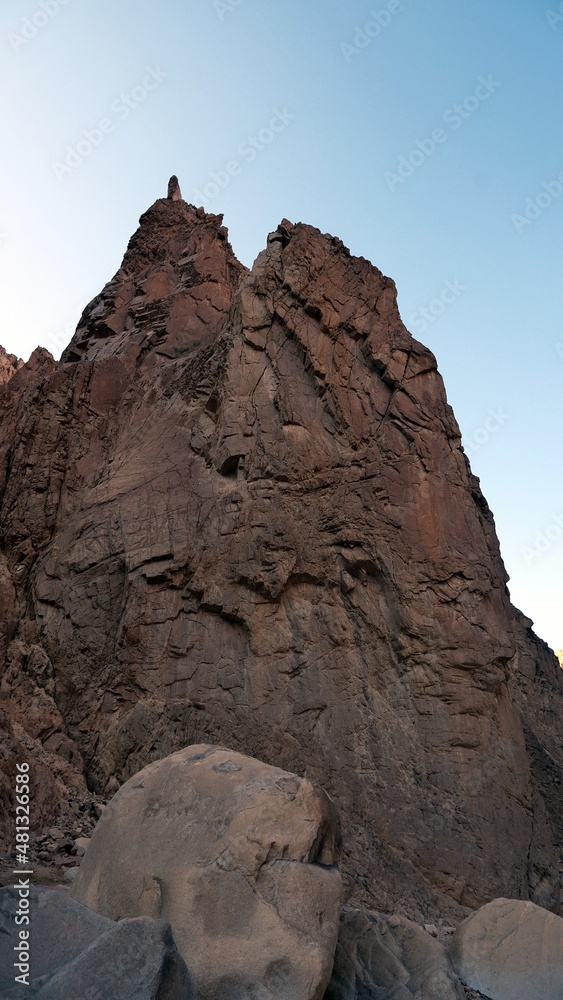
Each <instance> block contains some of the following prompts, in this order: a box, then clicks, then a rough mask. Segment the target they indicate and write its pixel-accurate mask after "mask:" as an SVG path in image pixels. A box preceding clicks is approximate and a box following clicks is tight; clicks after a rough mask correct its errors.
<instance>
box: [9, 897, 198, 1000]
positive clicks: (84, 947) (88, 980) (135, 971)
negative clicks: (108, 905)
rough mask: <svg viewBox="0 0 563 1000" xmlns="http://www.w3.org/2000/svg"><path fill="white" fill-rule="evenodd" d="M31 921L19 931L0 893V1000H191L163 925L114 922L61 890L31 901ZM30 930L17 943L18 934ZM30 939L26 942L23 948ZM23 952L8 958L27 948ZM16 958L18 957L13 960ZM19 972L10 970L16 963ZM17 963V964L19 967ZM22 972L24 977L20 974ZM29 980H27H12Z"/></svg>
mask: <svg viewBox="0 0 563 1000" xmlns="http://www.w3.org/2000/svg"><path fill="white" fill-rule="evenodd" d="M29 903H30V908H29V911H28V912H29V913H30V916H31V922H30V924H29V925H28V926H27V930H26V926H25V925H22V924H21V923H20V926H19V928H18V926H17V925H16V923H15V917H16V914H17V913H18V910H19V908H20V900H19V894H18V893H17V892H16V891H15V890H14V889H2V890H0V991H1V996H2V998H3V1000H24V998H25V997H28V996H33V997H36V998H37V1000H78V998H79V997H86V996H87V997H88V998H89V1000H108V998H109V997H111V998H112V1000H195V994H194V993H193V990H192V984H191V980H190V976H189V973H188V970H187V968H186V965H185V963H184V961H183V959H182V958H181V956H180V954H179V953H178V950H177V948H176V945H175V944H174V941H173V938H172V935H171V932H170V927H169V926H168V925H167V924H166V923H165V922H164V921H155V920H151V919H149V918H147V917H143V918H140V919H137V920H122V921H121V922H120V923H119V924H116V923H114V922H113V921H112V920H107V919H106V918H105V917H102V916H99V915H98V914H97V913H93V912H92V911H91V910H89V909H88V908H87V907H85V906H82V904H81V903H78V902H76V901H75V900H73V899H70V898H69V897H68V896H67V895H66V894H64V893H63V892H61V891H60V890H57V889H54V890H50V891H44V892H38V891H37V890H32V891H31V893H30V896H29ZM22 927H23V930H24V932H25V933H28V935H29V937H28V938H27V939H24V940H23V941H22V940H21V938H20V930H21V929H22ZM28 942H29V943H28ZM26 943H28V952H27V953H26V952H24V951H21V950H20V952H19V953H18V952H15V953H14V948H16V947H20V948H21V947H25V945H26ZM15 956H17V957H15ZM18 960H19V965H20V966H21V968H17V969H15V968H14V961H16V962H18ZM22 963H23V964H22ZM26 967H27V972H26V971H25V969H26ZM18 976H19V977H20V980H21V978H22V976H24V977H25V976H27V979H28V982H27V983H26V982H25V979H24V981H23V982H22V981H20V982H19V983H18V982H17V981H16V977H18Z"/></svg>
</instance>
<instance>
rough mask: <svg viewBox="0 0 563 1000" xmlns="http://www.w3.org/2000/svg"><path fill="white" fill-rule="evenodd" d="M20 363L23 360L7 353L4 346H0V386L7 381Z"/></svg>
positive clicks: (21, 363)
mask: <svg viewBox="0 0 563 1000" xmlns="http://www.w3.org/2000/svg"><path fill="white" fill-rule="evenodd" d="M22 365H23V361H20V360H19V358H16V356H15V354H7V353H6V351H5V350H4V348H3V347H0V386H3V385H4V384H5V383H6V382H9V381H10V379H11V378H12V375H15V374H16V372H17V371H18V369H19V368H21V366H22Z"/></svg>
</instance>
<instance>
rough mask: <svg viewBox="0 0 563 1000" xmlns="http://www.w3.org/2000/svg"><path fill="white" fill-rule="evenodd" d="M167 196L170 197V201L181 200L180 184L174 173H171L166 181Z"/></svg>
mask: <svg viewBox="0 0 563 1000" xmlns="http://www.w3.org/2000/svg"><path fill="white" fill-rule="evenodd" d="M167 197H168V198H170V200H171V201H182V192H181V191H180V185H179V183H178V178H177V177H176V174H172V177H171V178H170V180H169V181H168V195H167Z"/></svg>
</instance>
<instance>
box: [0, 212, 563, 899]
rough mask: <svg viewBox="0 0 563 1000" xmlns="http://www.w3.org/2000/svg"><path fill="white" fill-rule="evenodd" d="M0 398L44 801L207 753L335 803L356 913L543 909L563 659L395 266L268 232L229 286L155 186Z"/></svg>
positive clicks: (33, 735)
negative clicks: (239, 757)
mask: <svg viewBox="0 0 563 1000" xmlns="http://www.w3.org/2000/svg"><path fill="white" fill-rule="evenodd" d="M0 409H1V429H0V497H1V531H2V536H1V548H0V601H1V602H2V608H3V611H4V613H3V615H2V618H3V621H4V626H3V627H4V632H3V634H2V635H0V643H2V644H3V647H2V653H3V655H4V657H5V658H6V663H7V664H8V665H7V667H6V668H5V669H4V673H3V676H2V686H1V688H0V696H1V698H2V701H1V702H0V705H1V706H2V707H3V710H4V719H5V720H6V722H5V724H6V726H8V725H11V726H12V729H13V726H14V725H15V724H17V725H18V726H20V727H21V733H22V734H24V735H25V734H27V736H26V739H28V740H29V741H30V742H29V743H28V744H27V743H25V741H24V745H25V746H29V751H28V752H29V754H30V755H31V756H32V757H33V760H32V761H31V762H32V763H34V761H35V756H38V755H39V754H40V753H49V754H50V755H51V756H50V757H49V759H48V760H47V759H46V760H45V765H44V766H45V769H46V771H45V774H44V775H43V774H42V781H43V787H44V788H51V790H52V789H53V788H54V791H53V790H52V791H51V793H50V794H51V801H52V803H53V808H55V806H54V801H55V800H56V798H57V796H60V787H58V786H56V782H57V781H59V782H60V780H61V775H63V774H64V775H67V778H66V779H65V780H70V779H69V778H68V774H72V775H74V778H73V780H74V782H75V784H79V783H80V781H81V778H80V777H79V771H80V766H81V762H82V761H83V762H84V768H85V774H86V776H87V779H88V781H89V783H90V786H91V787H93V788H94V789H96V790H98V791H99V790H104V791H105V792H107V793H111V792H112V791H114V790H115V789H116V788H117V787H118V785H119V784H120V783H121V782H122V781H123V780H124V779H125V778H127V777H128V776H129V775H130V774H132V773H134V771H135V770H137V769H139V768H140V767H142V766H143V765H145V764H146V763H147V762H149V761H151V760H154V759H156V758H158V757H161V756H164V755H165V754H168V753H169V752H171V751H172V750H175V749H177V748H179V747H182V746H185V745H186V744H189V743H196V742H208V743H209V742H211V743H214V742H215V743H223V744H226V745H228V746H230V747H232V748H233V749H235V750H240V751H242V752H244V753H247V754H251V755H254V756H257V757H259V758H261V759H263V760H266V761H268V762H270V763H273V764H276V765H278V766H280V767H283V768H287V769H289V770H292V771H297V772H298V773H300V774H304V775H307V776H308V777H311V778H313V779H316V780H318V781H320V782H321V783H322V784H323V785H324V787H326V788H327V790H328V791H329V792H330V793H331V794H332V795H333V797H334V798H335V800H336V802H337V804H338V805H339V807H340V808H341V810H342V813H343V817H344V842H345V851H346V857H345V861H344V864H343V871H344V875H345V878H346V879H347V883H348V886H349V892H350V893H351V898H352V899H353V900H354V901H356V902H358V903H367V904H369V905H370V906H374V907H376V908H378V909H381V910H388V911H389V910H391V911H392V910H402V911H403V912H405V913H407V914H412V915H417V914H431V913H433V914H436V913H447V912H450V913H452V912H454V911H456V909H457V912H458V913H459V912H461V910H460V909H459V907H464V906H466V907H474V906H477V905H479V904H481V903H483V902H485V901H486V900H489V899H491V898H493V897H495V896H512V897H521V898H524V899H527V898H531V899H533V900H535V901H536V902H540V903H541V904H542V905H545V906H548V907H551V908H553V909H555V908H557V906H558V884H557V880H558V848H559V844H558V837H559V836H560V831H561V829H562V818H563V817H562V812H563V806H562V797H561V785H560V782H561V780H562V777H563V751H562V747H563V740H562V738H561V737H562V735H563V733H562V730H563V684H562V680H561V678H562V673H561V670H560V669H559V666H558V663H557V660H556V658H555V656H554V655H553V654H552V653H551V651H550V650H549V649H548V648H547V646H545V644H544V643H542V642H541V641H540V640H538V639H537V638H536V637H535V636H534V634H533V632H532V631H531V622H529V621H528V620H527V619H525V618H524V617H523V616H522V615H521V614H520V613H519V612H517V611H516V610H515V609H514V608H512V606H511V604H510V600H509V595H508V592H507V589H506V574H505V571H504V567H503V564H502V560H501V557H500V554H499V547H498V541H497V538H496V534H495V528H494V522H493V518H492V515H491V512H490V510H489V508H488V506H487V503H486V501H485V499H484V498H483V496H482V494H481V491H480V489H479V483H478V480H477V479H475V477H474V476H473V475H472V474H471V470H470V468H469V464H468V461H467V459H466V456H465V454H464V452H463V450H462V447H461V442H460V433H459V429H458V426H457V424H456V421H455V418H454V416H453V413H452V411H451V409H450V407H449V406H448V404H447V401H446V395H445V391H444V387H443V383H442V380H441V378H440V375H439V374H438V371H437V368H436V361H435V359H434V357H433V355H432V354H431V353H430V352H429V351H428V350H427V349H426V348H424V347H423V346H422V345H421V344H419V343H417V342H416V341H415V340H413V338H412V337H411V336H410V334H409V333H408V331H407V330H406V328H405V327H404V325H403V323H402V321H401V318H400V315H399V312H398V309H397V304H396V294H395V286H394V284H393V282H392V281H391V280H390V279H389V278H386V277H384V276H383V275H382V274H381V272H380V271H378V270H377V269H376V268H374V267H373V266H372V265H371V264H370V263H369V262H368V261H366V260H364V259H363V258H356V257H353V256H351V255H350V253H349V251H348V250H347V249H346V248H345V247H344V246H343V245H342V243H341V242H340V241H339V240H337V239H334V238H332V237H330V236H326V235H322V234H321V233H320V232H318V231H317V230H315V229H313V228H311V227H309V226H305V225H301V224H299V225H292V224H291V223H289V222H288V221H287V220H284V221H283V222H282V224H281V225H280V226H279V228H278V230H277V231H276V232H275V233H273V234H271V236H270V237H269V240H268V246H267V249H266V250H265V251H264V252H263V253H262V254H260V256H259V257H258V259H257V261H256V262H255V264H254V267H253V268H252V270H251V271H250V272H247V271H246V269H245V268H243V267H242V265H241V264H239V263H238V262H237V261H236V259H235V257H234V255H233V253H232V250H231V247H230V245H229V243H228V241H227V234H226V231H225V229H224V228H223V227H222V218H221V217H220V216H212V215H207V214H205V213H204V212H203V210H202V209H198V210H196V209H194V208H193V207H192V206H189V205H187V204H186V203H185V202H183V201H179V200H172V199H163V200H160V201H157V202H156V204H155V205H154V206H153V207H152V208H151V209H150V210H149V211H148V212H147V213H146V214H145V215H144V216H143V217H142V219H141V225H140V228H139V230H138V231H137V233H136V234H135V236H134V237H133V239H132V240H131V243H130V245H129V248H128V251H127V253H126V256H125V258H124V261H123V265H122V267H121V269H120V270H119V271H118V273H117V275H116V276H115V278H114V279H113V280H112V281H111V282H110V283H109V284H108V285H107V286H106V288H105V289H104V291H103V292H102V293H101V295H100V296H99V297H98V298H97V299H94V301H93V302H92V303H90V305H89V306H88V307H87V308H86V310H85V312H84V314H83V317H82V319H81V321H80V324H79V327H78V330H77V333H76V335H75V337H74V338H73V340H72V342H71V344H70V345H69V347H68V348H67V350H66V351H65V353H64V355H63V358H62V360H61V363H58V364H57V363H56V362H54V361H53V360H52V358H51V357H50V356H49V355H48V354H47V352H45V351H41V350H38V351H37V352H36V353H35V354H34V355H33V357H32V358H31V360H30V362H29V363H28V364H27V365H25V366H24V367H23V368H21V369H20V370H19V371H17V372H16V373H15V374H14V375H13V376H12V378H11V379H10V381H9V382H8V383H7V385H5V386H4V388H3V389H2V390H0ZM22 739H23V735H22ZM12 759H13V753H12V752H7V753H6V760H5V762H4V764H3V768H4V772H5V774H6V775H9V773H10V768H11V767H12V763H11V762H12ZM38 759H39V756H38ZM57 767H58V768H59V771H58V772H57ZM49 769H50V772H51V773H53V774H55V777H54V778H53V783H54V784H53V783H51V784H49V781H48V780H47V777H46V774H47V771H49ZM57 774H58V775H59V777H57V776H56V775H57ZM44 794H45V795H46V796H47V797H48V793H47V792H45V793H44ZM6 795H7V792H5V796H6Z"/></svg>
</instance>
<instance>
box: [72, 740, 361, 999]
mask: <svg viewBox="0 0 563 1000" xmlns="http://www.w3.org/2000/svg"><path fill="white" fill-rule="evenodd" d="M339 857H340V831H339V821H338V817H337V814H336V811H335V809H334V806H333V804H332V802H331V800H330V799H329V797H328V796H327V795H326V793H325V792H324V791H323V790H322V789H321V788H320V787H319V786H317V785H314V784H313V783H311V782H310V781H308V780H306V779H303V778H299V777H297V776H296V775H294V774H288V773H287V772H285V771H282V770H280V769H279V768H275V767H270V766H269V765H266V764H263V763H261V762H259V761H257V760H253V759H252V758H250V757H245V756H243V755H242V754H238V753H232V752H231V751H229V750H226V749H224V748H221V747H212V746H206V745H200V746H191V747H187V748H186V749H184V750H182V751H180V752H178V753H175V754H173V755H172V756H170V757H167V758H165V759H164V760H160V761H157V762H155V763H153V764H150V765H148V766H147V767H145V768H144V769H143V770H142V771H141V772H140V773H139V774H137V775H135V776H134V777H133V778H131V779H130V780H129V781H128V782H126V784H125V785H123V787H122V788H121V789H120V790H119V792H118V793H117V794H116V795H115V796H114V798H113V799H112V800H111V802H110V803H109V805H108V806H107V808H106V809H105V811H104V814H103V816H102V818H101V820H100V822H99V823H98V825H97V827H96V828H95V830H94V833H93V836H92V840H91V843H90V846H89V848H88V851H87V853H86V854H85V856H84V860H83V863H82V865H81V868H80V871H79V872H78V874H77V876H76V878H75V879H74V882H73V883H72V886H71V888H70V890H69V891H70V893H71V894H72V895H73V896H74V897H75V898H76V899H79V900H81V901H82V902H83V903H86V904H87V905H88V906H90V907H92V909H94V910H97V911H98V912H99V913H101V914H103V915H104V916H106V917H109V918H111V919H113V920H119V919H121V918H123V917H138V916H143V915H146V916H151V917H154V918H164V919H166V920H168V921H169V922H170V923H171V925H172V929H173V933H174V937H175V940H176V941H177V943H178V947H179V949H180V951H181V953H182V955H183V956H184V958H185V960H186V963H187V965H188V967H189V969H190V972H191V973H192V974H193V976H194V981H195V984H196V987H197V990H198V991H199V992H198V997H199V998H201V1000H223V998H224V1000H231V998H234V997H236V998H237V1000H246V998H248V1000H250V998H253V1000H254V998H255V997H260V1000H270V998H272V1000H274V998H275V1000H320V998H321V997H322V996H323V993H324V990H325V988H326V985H327V983H328V980H329V978H330V973H331V969H332V962H333V956H334V950H335V947H336V939H337V934H338V921H339V911H340V902H341V879H340V872H339V869H338V864H337V862H338V859H339Z"/></svg>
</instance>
